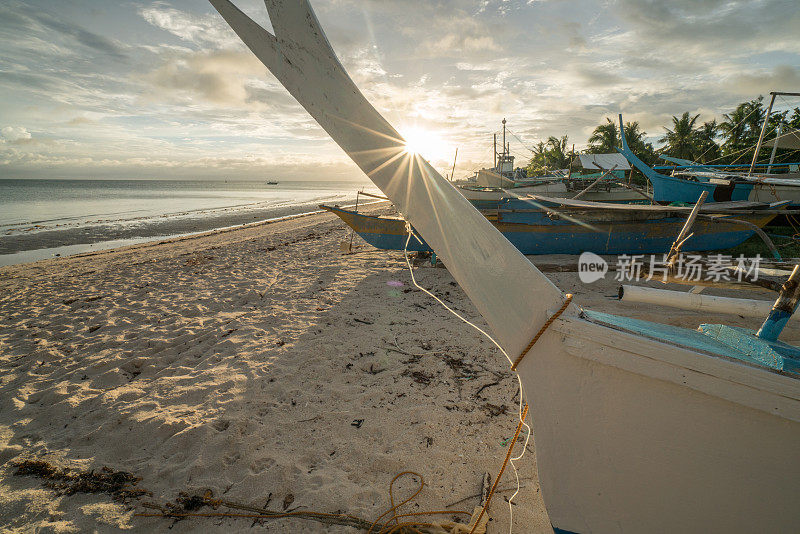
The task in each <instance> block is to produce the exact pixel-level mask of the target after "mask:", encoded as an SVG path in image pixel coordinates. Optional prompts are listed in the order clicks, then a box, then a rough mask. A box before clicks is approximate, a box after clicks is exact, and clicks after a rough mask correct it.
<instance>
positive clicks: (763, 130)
mask: <svg viewBox="0 0 800 534" xmlns="http://www.w3.org/2000/svg"><path fill="white" fill-rule="evenodd" d="M770 95H772V98H770V100H769V107H768V108H767V116H766V117H764V124H763V125H762V126H761V133H760V134H759V135H758V143H756V151H755V153H754V154H753V161H752V162H751V163H750V170H749V171H747V175H748V176H750V175H751V174H753V169H754V168H755V166H756V159H758V152H759V151H760V150H761V143H762V142H763V141H764V134H766V133H767V123H768V122H769V116H770V115H771V114H772V105H773V104H774V103H775V97H776V96H778V95H783V96H800V93H780V92H778V91H772V92H771V93H770ZM775 142H776V143H777V142H778V141H777V140H776V141H775Z"/></svg>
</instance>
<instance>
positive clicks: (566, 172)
mask: <svg viewBox="0 0 800 534" xmlns="http://www.w3.org/2000/svg"><path fill="white" fill-rule="evenodd" d="M502 123H503V130H502V139H501V146H502V151H499V152H498V150H497V134H494V148H493V152H494V165H493V166H492V168H490V169H480V170H479V171H476V172H475V175H474V176H472V178H471V179H469V180H458V181H456V182H454V183H453V185H455V186H456V187H457V188H458V190H459V191H460V192H461V194H462V195H464V196H465V197H466V198H467V199H468V200H469V201H470V202H472V203H473V204H474V205H475V206H476V207H477V208H478V209H481V208H486V207H491V204H492V203H496V202H509V201H513V200H514V199H519V198H525V197H528V196H529V195H545V196H551V197H559V198H571V197H574V196H575V195H578V194H580V195H581V196H582V197H583V198H584V199H585V200H594V201H597V202H626V203H627V202H642V201H643V197H642V194H641V193H640V192H637V191H636V189H635V188H631V187H629V186H626V184H624V173H625V171H626V170H630V166H629V165H628V162H627V160H626V159H625V158H624V157H622V156H620V155H619V154H580V155H579V156H578V160H579V162H580V164H581V166H582V167H583V168H584V169H593V170H597V171H598V172H590V173H585V172H584V173H574V174H573V172H572V170H571V167H572V165H570V169H560V170H556V171H553V172H552V173H551V174H548V175H546V176H534V177H529V176H528V175H527V171H526V170H525V169H523V168H519V167H517V168H515V167H514V156H513V155H512V154H511V147H510V144H509V143H508V142H507V141H506V119H503V121H502ZM590 186H591V187H590ZM644 200H647V198H646V197H645V199H644Z"/></svg>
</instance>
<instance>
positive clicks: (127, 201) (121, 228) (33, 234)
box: [0, 180, 377, 265]
mask: <svg viewBox="0 0 800 534" xmlns="http://www.w3.org/2000/svg"><path fill="white" fill-rule="evenodd" d="M358 190H365V191H370V192H377V189H376V188H375V187H374V186H372V185H371V184H369V183H368V182H366V180H365V181H364V182H316V181H315V182H312V181H306V182H299V181H294V182H288V181H287V182H280V183H278V184H277V185H269V184H267V183H266V182H256V181H230V180H229V181H201V180H194V181H191V180H0V265H9V264H12V263H20V262H25V261H34V260H37V259H42V258H47V257H52V256H55V255H56V254H59V255H62V256H63V255H66V254H74V253H78V252H84V251H86V250H99V249H102V248H110V247H112V246H122V245H126V244H130V243H135V242H140V241H147V240H154V239H159V238H163V237H166V236H171V235H182V234H186V233H191V232H201V231H207V230H212V229H215V228H223V227H226V226H233V225H236V224H243V223H245V222H255V221H258V220H266V219H270V218H274V217H281V216H286V215H292V214H296V213H303V212H307V211H313V210H315V209H317V204H320V203H334V202H335V203H340V204H346V203H349V202H351V201H354V200H355V196H356V191H358Z"/></svg>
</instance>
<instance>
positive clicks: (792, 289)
mask: <svg viewBox="0 0 800 534" xmlns="http://www.w3.org/2000/svg"><path fill="white" fill-rule="evenodd" d="M798 304H800V265H795V266H794V270H793V271H792V274H791V276H789V279H788V280H786V282H785V283H784V284H783V286H782V287H781V291H780V294H779V295H778V300H776V301H775V304H773V306H772V309H771V310H770V312H769V315H768V316H767V319H766V320H765V321H764V324H762V325H761V328H759V329H758V332H757V333H756V336H757V337H759V338H761V339H764V340H766V341H777V339H778V336H779V335H780V334H781V332H782V331H783V328H784V327H785V326H786V323H788V322H789V319H790V318H791V317H792V316H793V315H794V312H795V310H796V309H797V306H798Z"/></svg>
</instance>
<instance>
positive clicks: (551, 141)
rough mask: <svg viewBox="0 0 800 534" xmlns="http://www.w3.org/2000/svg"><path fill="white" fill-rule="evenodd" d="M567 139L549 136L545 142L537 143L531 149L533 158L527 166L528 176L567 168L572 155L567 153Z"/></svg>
mask: <svg viewBox="0 0 800 534" xmlns="http://www.w3.org/2000/svg"><path fill="white" fill-rule="evenodd" d="M568 144H569V138H568V137H567V136H566V135H564V136H562V137H560V138H559V137H555V136H552V135H551V136H550V137H548V138H547V141H539V143H538V144H537V145H536V146H535V147H534V149H533V157H532V158H531V161H530V163H529V164H528V167H527V171H528V176H538V175H542V174H545V173H546V172H547V170H548V169H564V168H566V167H568V166H569V164H570V161H571V160H572V157H573V154H572V152H571V151H569V152H568V151H567V146H568Z"/></svg>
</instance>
